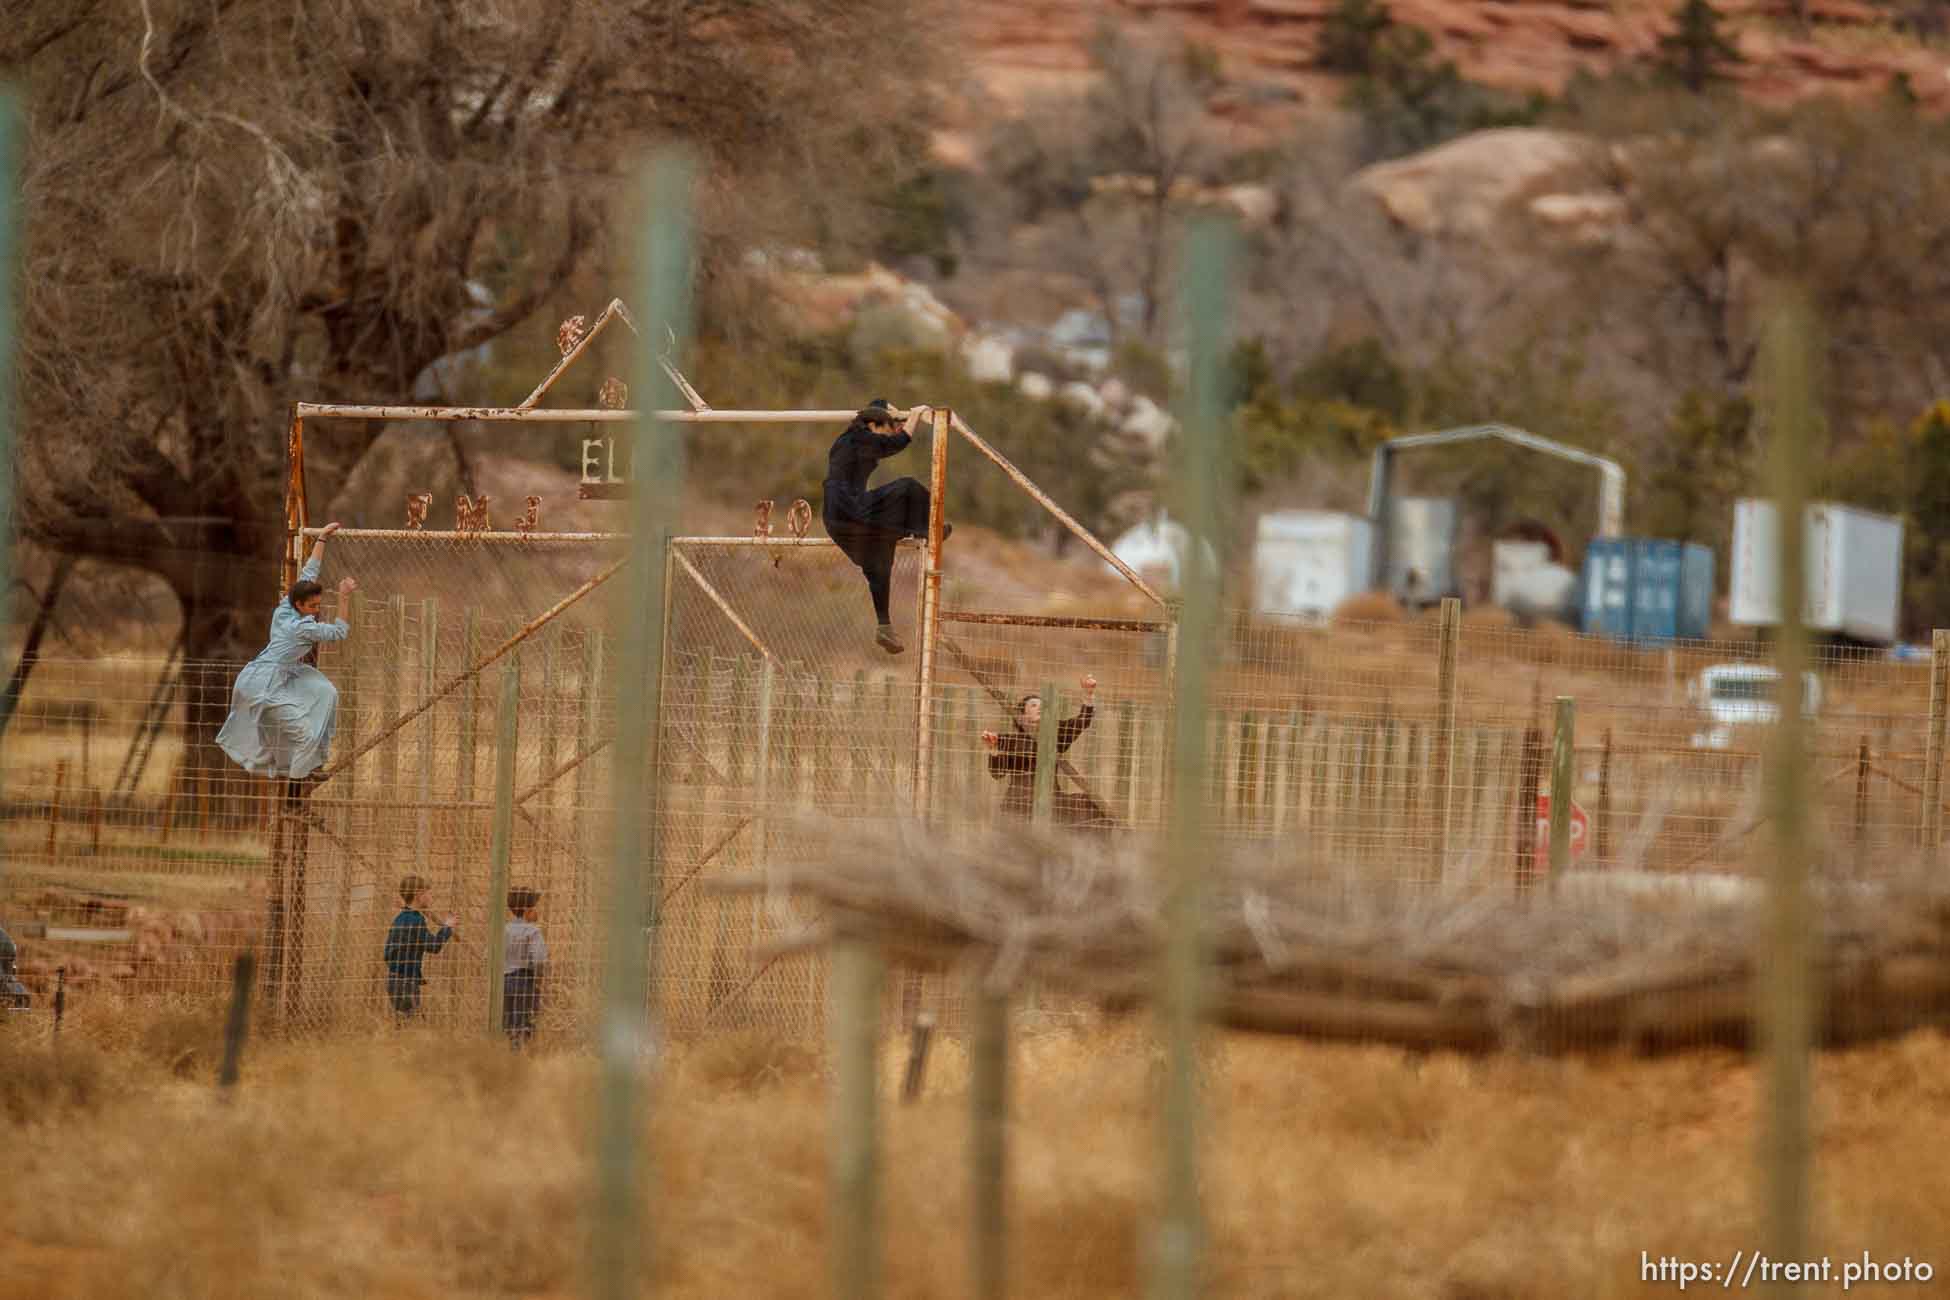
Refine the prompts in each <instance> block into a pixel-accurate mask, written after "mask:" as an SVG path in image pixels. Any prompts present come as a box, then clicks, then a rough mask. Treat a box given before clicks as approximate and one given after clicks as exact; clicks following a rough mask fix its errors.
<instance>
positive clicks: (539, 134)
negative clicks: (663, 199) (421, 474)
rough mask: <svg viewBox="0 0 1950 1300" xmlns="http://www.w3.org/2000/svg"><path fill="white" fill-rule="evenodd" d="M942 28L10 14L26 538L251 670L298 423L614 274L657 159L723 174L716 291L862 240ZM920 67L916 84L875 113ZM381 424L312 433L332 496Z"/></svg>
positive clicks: (846, 14) (735, 5) (428, 4)
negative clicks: (21, 107) (622, 198)
mask: <svg viewBox="0 0 1950 1300" xmlns="http://www.w3.org/2000/svg"><path fill="white" fill-rule="evenodd" d="M928 12H930V11H929V10H928V9H927V7H926V6H918V7H917V6H913V5H909V4H906V3H901V2H900V0H579V2H578V3H574V4H552V3H543V4H534V3H518V2H517V0H472V2H470V3H461V2H460V0H286V2H285V3H278V4H260V3H249V2H246V0H70V3H67V4H65V5H53V4H46V3H33V2H32V0H14V2H13V3H9V4H7V5H6V6H5V12H4V18H5V21H4V23H0V69H4V70H5V71H6V73H7V74H8V75H10V76H12V77H14V78H15V79H16V80H17V81H19V82H20V83H21V84H22V85H24V87H25V90H26V94H25V102H26V108H27V116H28V150H27V155H26V163H25V169H24V174H23V187H24V194H25V201H26V211H27V230H28V234H27V242H26V247H25V254H24V259H25V260H24V268H23V269H24V275H23V285H24V292H23V297H22V306H23V324H22V328H21V329H20V331H19V337H20V346H21V353H20V362H19V367H20V368H19V400H20V404H21V410H22V414H23V430H24V437H23V439H22V445H21V447H20V451H19V459H20V471H21V477H20V484H21V492H20V496H21V508H20V511H19V521H20V526H21V528H22V530H23V532H24V534H25V535H26V536H27V537H29V538H31V539H32V540H34V541H36V542H39V543H42V544H44V545H47V546H50V547H53V548H56V549H59V550H62V551H65V552H68V553H71V554H75V555H81V556H87V557H94V558H98V559H109V560H113V561H117V562H121V563H125V564H128V565H133V566H138V567H140V568H143V569H146V570H149V571H151V572H154V573H155V574H157V575H159V576H160V577H162V578H163V579H164V580H165V581H166V582H167V583H168V584H169V586H170V587H171V588H172V589H173V590H174V592H175V594H176V596H177V599H178V601H179V603H180V605H181V609H182V617H183V620H184V633H185V636H186V648H187V652H188V654H189V655H190V657H192V658H211V657H220V656H230V655H235V654H238V653H239V652H242V651H247V650H248V649H250V648H252V644H253V643H254V641H255V640H256V638H257V637H258V636H259V635H260V634H261V628H260V627H259V626H258V623H259V620H260V618H261V613H262V607H263V606H265V605H266V604H268V602H269V600H270V599H271V597H272V587H273V585H274V582H275V573H276V570H275V567H274V565H273V563H272V559H273V556H274V554H275V552H276V547H277V543H278V541H279V539H280V536H281V528H282V518H281V483H282V474H283V471H284V457H285V438H284V429H285V424H286V420H285V415H284V412H285V411H286V410H287V409H288V404H289V403H290V402H291V401H293V400H296V399H301V398H317V397H321V396H328V395H329V396H331V397H336V398H341V399H368V400H384V399H398V398H400V397H402V396H404V395H406V394H408V393H409V392H410V391H411V389H412V388H413V386H414V384H415V381H416V378H418V377H420V376H422V375H423V374H424V373H426V372H427V371H428V368H429V367H430V366H432V365H434V364H435V363H436V362H438V361H440V360H441V359H443V358H447V357H451V356H454V355H455V354H458V353H463V352H466V351H467V350H469V349H472V348H475V347H477V346H479V345H481V344H483V343H486V342H488V341H490V340H493V339H496V338H498V337H500V336H502V335H504V334H505V333H507V332H508V331H510V330H511V329H514V328H515V327H517V326H518V325H520V324H521V323H522V322H524V321H526V320H528V319H529V318H530V317H531V316H534V315H535V314H536V313H537V312H538V311H540V310H542V309H543V307H544V305H545V304H548V303H549V302H550V300H551V296H552V295H555V294H557V293H558V292H559V291H560V290H561V289H562V287H563V286H564V285H565V283H567V282H568V281H569V280H570V278H571V277H572V276H575V275H576V274H578V273H579V272H581V271H583V270H585V269H586V268H589V267H591V266H601V265H609V264H611V262H610V259H612V258H613V257H614V256H615V250H614V249H613V248H612V247H611V241H610V240H609V238H608V232H609V228H610V222H611V213H612V211H613V210H614V209H615V205H616V204H617V202H618V200H619V190H620V186H619V179H620V178H622V177H624V176H626V175H627V174H628V172H629V170H630V167H631V163H632V159H633V157H634V156H635V154H636V153H637V151H638V150H639V149H640V148H641V146H642V144H643V143H644V142H645V141H646V140H648V139H650V138H652V137H653V136H654V137H676V138H681V139H683V140H686V141H688V142H690V143H691V144H692V145H693V146H694V147H695V148H696V149H697V150H698V151H699V152H700V154H701V155H702V156H703V157H704V159H705V160H706V162H707V172H706V174H707V176H708V178H709V181H708V184H707V186H706V192H705V195H704V207H703V212H704V217H703V220H702V222H701V225H702V226H703V228H704V229H705V230H706V232H707V233H706V236H705V237H704V238H703V239H702V240H701V245H702V250H703V253H704V257H705V269H706V271H707V274H708V273H710V272H711V271H712V270H713V269H714V268H715V267H717V266H720V265H721V264H723V263H724V262H726V261H728V260H729V258H728V257H726V256H725V254H726V253H727V251H728V248H729V246H730V245H732V244H734V243H735V242H736V240H737V239H739V238H741V237H747V236H752V235H759V236H770V235H779V234H788V233H804V232H808V231H811V232H815V233H817V234H819V235H821V236H823V237H827V238H837V237H843V236H844V235H845V234H846V233H847V232H848V231H849V230H855V231H857V229H858V228H859V227H860V225H861V223H862V221H863V220H865V219H866V218H865V217H864V216H863V215H862V209H863V207H864V205H865V202H866V199H867V197H868V196H869V195H870V194H871V192H872V191H873V189H874V188H875V187H874V185H873V184H872V183H871V182H872V178H874V177H875V175H876V169H892V168H895V167H898V166H899V165H901V164H902V162H903V160H911V159H912V157H913V143H914V139H915V137H916V134H917V132H916V131H915V130H914V119H915V118H916V117H917V116H918V117H920V118H922V119H923V120H925V104H926V101H925V99H924V98H921V97H917V96H916V95H914V94H913V93H912V92H913V91H914V90H915V89H916V88H917V87H925V86H927V85H928V84H929V83H928V80H927V78H928V75H929V73H930V71H931V70H932V69H933V68H934V67H935V66H936V64H935V62H934V60H936V59H937V58H938V57H939V53H938V52H939V51H942V50H944V49H945V46H944V45H943V44H941V43H940V42H939V40H938V39H937V37H938V33H936V32H934V31H933V30H931V29H930V28H928V27H926V26H925V25H923V24H922V21H921V19H922V18H924V17H925V16H926V14H927V13H928ZM863 52H871V53H872V55H873V59H872V60H870V61H865V62H863V60H862V58H861V55H862V53H863ZM905 74H912V75H913V76H914V77H915V78H916V80H915V81H913V82H912V83H911V84H909V85H908V86H907V90H908V91H909V92H910V93H908V94H905V95H903V94H899V93H895V92H894V91H891V90H889V89H885V88H884V87H887V86H888V85H889V84H890V83H893V82H895V81H896V80H897V79H899V78H901V77H902V76H903V75H905ZM897 128H898V129H897ZM878 174H879V175H880V176H882V177H883V178H884V177H885V176H887V175H888V174H889V170H880V171H879V173H878ZM788 192H789V193H791V194H792V195H793V196H794V201H793V202H792V203H791V204H789V205H788V204H785V203H782V202H779V201H778V199H779V196H780V195H782V194H785V193H788ZM733 216H735V217H737V218H738V223H737V224H735V225H734V224H732V223H730V222H729V221H728V220H727V219H728V218H730V217H733ZM379 433H380V429H379V427H378V426H375V425H370V424H366V425H357V426H352V425H348V424H339V425H333V424H331V423H321V424H320V425H319V426H318V427H316V428H315V429H311V430H308V432H307V459H308V463H307V473H308V478H309V483H310V488H311V494H312V496H313V498H314V499H315V500H329V499H330V498H331V496H332V495H333V494H334V492H335V490H336V488H337V485H338V484H340V483H342V482H343V481H344V479H345V476H346V475H347V474H348V473H349V472H350V471H351V469H352V468H353V467H354V466H355V465H356V464H357V463H358V461H359V460H360V458H361V457H362V456H363V455H365V454H366V452H367V451H368V449H369V448H370V447H371V446H372V444H373V441H374V439H375V438H376V437H377V436H379Z"/></svg>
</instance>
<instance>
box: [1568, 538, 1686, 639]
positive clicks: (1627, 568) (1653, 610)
mask: <svg viewBox="0 0 1950 1300" xmlns="http://www.w3.org/2000/svg"><path fill="white" fill-rule="evenodd" d="M1712 625H1713V550H1712V548H1711V547H1707V546H1702V545H1700V544H1699V543H1697V542H1671V541H1664V540H1661V539H1658V538H1651V537H1594V538H1593V539H1592V540H1591V543H1590V545H1589V546H1587V547H1586V548H1585V552H1584V630H1585V631H1586V632H1588V633H1592V634H1595V635H1599V636H1608V637H1611V638H1613V639H1614V640H1618V641H1635V642H1640V643H1657V642H1665V641H1704V640H1705V639H1706V637H1707V636H1708V634H1709V633H1710V632H1711V630H1712Z"/></svg>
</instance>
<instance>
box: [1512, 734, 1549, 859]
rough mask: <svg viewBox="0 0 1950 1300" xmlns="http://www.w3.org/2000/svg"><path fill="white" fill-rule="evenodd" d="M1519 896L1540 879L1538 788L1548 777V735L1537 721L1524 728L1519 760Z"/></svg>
mask: <svg viewBox="0 0 1950 1300" xmlns="http://www.w3.org/2000/svg"><path fill="white" fill-rule="evenodd" d="M1517 763H1518V766H1517V866H1516V881H1517V893H1518V894H1519V895H1521V894H1526V893H1528V892H1529V891H1530V886H1531V885H1532V884H1533V883H1535V881H1536V877H1537V787H1538V786H1539V785H1540V784H1542V782H1543V775H1544V733H1543V729H1542V728H1540V727H1539V726H1537V724H1536V723H1535V722H1533V723H1531V724H1530V725H1529V726H1527V727H1525V728H1524V729H1523V750H1522V752H1521V754H1520V755H1519V757H1518V760H1517Z"/></svg>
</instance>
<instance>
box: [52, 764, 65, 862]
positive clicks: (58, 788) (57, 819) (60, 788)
mask: <svg viewBox="0 0 1950 1300" xmlns="http://www.w3.org/2000/svg"><path fill="white" fill-rule="evenodd" d="M67 788H68V760H67V759H65V758H63V759H57V760H56V761H55V764H54V801H53V803H52V804H51V805H50V806H49V808H48V813H47V860H48V863H49V865H52V864H53V862H54V849H55V843H56V841H57V839H58V838H59V837H60V834H61V796H62V794H63V793H65V792H66V790H67Z"/></svg>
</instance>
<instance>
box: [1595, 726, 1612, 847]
mask: <svg viewBox="0 0 1950 1300" xmlns="http://www.w3.org/2000/svg"><path fill="white" fill-rule="evenodd" d="M1596 822H1597V824H1596V825H1594V826H1593V827H1592V828H1591V841H1592V842H1591V852H1592V857H1593V861H1594V862H1596V863H1597V864H1598V865H1599V866H1603V867H1609V866H1611V864H1612V862H1611V728H1610V727H1606V728H1605V747H1604V749H1603V751H1601V752H1600V753H1599V755H1598V812H1597V817H1596Z"/></svg>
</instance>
